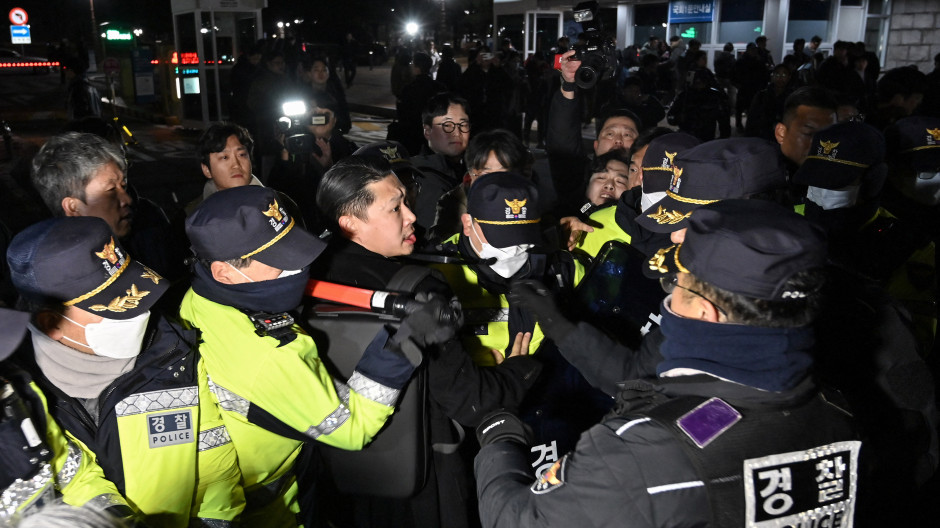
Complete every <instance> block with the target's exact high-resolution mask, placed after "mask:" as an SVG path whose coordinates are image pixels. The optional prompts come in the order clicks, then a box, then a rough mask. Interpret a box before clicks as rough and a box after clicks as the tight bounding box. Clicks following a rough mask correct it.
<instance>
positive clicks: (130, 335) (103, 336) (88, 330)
mask: <svg viewBox="0 0 940 528" xmlns="http://www.w3.org/2000/svg"><path fill="white" fill-rule="evenodd" d="M62 317H64V318H65V320H66V321H69V322H70V323H72V324H74V325H76V326H80V327H82V328H84V329H85V340H86V341H87V343H82V342H79V341H76V340H74V339H69V338H68V337H65V336H62V339H65V340H66V341H71V342H73V343H75V344H76V345H81V346H84V347H88V348H90V349H91V351H92V352H94V353H95V355H96V356H104V357H109V358H114V359H127V358H132V357H135V356H136V355H137V354H140V345H141V343H143V342H144V333H146V331H147V322H148V321H150V311H149V310H148V311H146V312H144V313H142V314H140V315H138V316H137V317H133V318H131V319H102V320H101V322H100V323H89V324H87V325H82V324H79V323H76V322H75V321H73V320H71V319H69V318H68V317H65V316H64V315H63V316H62Z"/></svg>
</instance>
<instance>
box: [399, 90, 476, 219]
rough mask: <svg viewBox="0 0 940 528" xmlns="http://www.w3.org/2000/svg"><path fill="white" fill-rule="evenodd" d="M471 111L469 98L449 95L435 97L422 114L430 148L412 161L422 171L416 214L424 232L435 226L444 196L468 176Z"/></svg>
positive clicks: (425, 134) (447, 93)
mask: <svg viewBox="0 0 940 528" xmlns="http://www.w3.org/2000/svg"><path fill="white" fill-rule="evenodd" d="M467 111H468V106H467V101H466V99H464V98H462V97H460V96H459V95H457V94H455V93H452V92H445V93H439V94H437V95H435V96H434V97H432V98H431V99H430V100H429V101H428V103H427V106H426V107H425V108H424V112H423V113H422V114H421V120H422V122H423V123H424V124H423V127H424V138H425V139H426V140H427V149H426V150H425V151H424V152H423V153H422V154H419V155H417V156H413V157H412V158H411V162H412V163H413V164H414V165H415V166H416V167H417V168H418V169H419V170H420V171H421V177H420V178H419V181H418V189H419V191H418V200H417V202H416V203H415V209H414V212H415V216H417V221H416V223H417V224H418V225H419V226H420V227H422V228H424V229H428V228H430V227H431V226H432V225H434V213H435V210H436V209H437V202H438V200H440V199H441V196H443V195H444V193H446V192H447V191H449V190H451V189H453V188H454V187H457V186H458V185H460V184H461V182H463V178H464V175H465V174H467V166H466V165H465V164H464V160H463V154H464V151H465V150H467V143H468V142H469V141H470V116H469V115H468V113H467Z"/></svg>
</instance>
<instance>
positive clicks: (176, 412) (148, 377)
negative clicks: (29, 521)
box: [40, 316, 245, 528]
mask: <svg viewBox="0 0 940 528" xmlns="http://www.w3.org/2000/svg"><path fill="white" fill-rule="evenodd" d="M152 319H153V320H157V319H158V318H157V317H156V316H154V317H152ZM195 341H196V332H194V331H187V330H184V329H183V328H182V327H181V326H180V325H178V324H177V323H175V322H171V321H169V320H167V319H164V318H162V317H160V318H159V319H158V321H157V322H156V324H155V325H154V324H152V325H151V329H150V330H149V331H148V334H147V336H146V337H145V338H144V342H145V343H149V345H148V346H147V347H146V348H145V350H144V351H142V352H141V353H140V355H139V356H137V360H136V362H135V365H134V368H133V369H132V370H131V371H130V372H127V373H125V374H123V375H121V376H120V377H119V378H118V379H117V380H115V381H114V382H113V383H112V384H111V385H110V386H109V387H108V388H106V389H105V390H104V391H103V392H102V395H101V396H100V397H99V398H98V400H97V405H98V409H99V415H98V419H97V422H96V421H95V420H94V419H93V418H92V416H91V415H90V414H89V413H88V411H87V410H86V408H85V407H84V403H83V402H82V401H80V400H79V399H77V398H73V397H71V396H68V395H66V394H65V393H64V392H63V391H62V390H61V389H59V388H57V387H55V386H54V385H53V384H52V383H51V382H49V381H48V380H40V386H41V387H42V388H43V391H44V393H45V395H46V397H47V398H48V401H49V410H50V413H51V414H52V416H53V417H55V419H56V420H57V421H58V422H59V425H60V426H61V427H62V428H63V429H65V430H66V431H67V432H68V433H69V434H71V435H72V436H74V437H75V438H77V439H79V440H81V441H82V442H83V443H84V444H85V445H86V446H87V447H88V449H90V450H91V451H93V452H94V453H95V456H96V457H97V460H98V464H99V465H100V466H101V468H102V469H103V470H104V474H105V476H106V477H107V478H108V480H110V481H111V482H113V483H114V484H115V486H117V489H118V490H119V491H120V492H121V494H122V495H123V496H124V498H125V499H126V500H127V503H128V504H129V505H130V507H131V508H133V510H134V511H135V513H136V514H137V515H138V516H139V517H140V518H141V520H142V521H143V523H144V524H145V525H146V526H148V527H167V528H181V527H188V526H190V525H209V526H213V527H226V526H231V525H232V524H233V522H234V521H235V520H236V519H237V517H238V516H239V515H240V514H241V511H242V509H243V508H244V505H245V500H244V494H243V491H242V488H241V484H240V481H241V479H240V475H239V472H238V460H237V458H236V455H235V447H234V445H233V444H232V442H231V439H230V438H229V435H228V433H227V431H226V429H225V424H224V423H223V422H222V416H221V413H220V410H219V406H218V404H217V403H216V402H215V400H214V399H213V397H212V395H211V393H210V392H209V383H208V379H207V378H206V374H205V370H204V366H203V364H202V361H201V359H200V357H199V353H198V349H197V347H196V344H195Z"/></svg>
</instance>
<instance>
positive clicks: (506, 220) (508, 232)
mask: <svg viewBox="0 0 940 528" xmlns="http://www.w3.org/2000/svg"><path fill="white" fill-rule="evenodd" d="M467 213H468V214H469V215H470V216H471V217H472V218H473V219H474V220H476V221H477V223H479V224H480V228H481V229H482V230H483V236H485V237H486V241H487V242H488V243H489V244H490V245H492V246H493V247H498V248H503V247H509V246H515V245H519V244H539V243H541V241H542V236H541V230H540V229H539V220H541V210H540V209H539V194H538V190H536V188H535V186H534V185H532V182H530V181H529V180H527V179H525V178H523V177H522V176H519V175H516V174H512V173H509V172H491V173H489V174H484V175H483V176H480V177H479V178H477V180H476V181H475V182H473V185H471V186H470V193H469V194H468V196H467Z"/></svg>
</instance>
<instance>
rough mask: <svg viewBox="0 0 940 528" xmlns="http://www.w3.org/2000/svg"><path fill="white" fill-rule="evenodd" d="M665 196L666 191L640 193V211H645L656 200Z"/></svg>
mask: <svg viewBox="0 0 940 528" xmlns="http://www.w3.org/2000/svg"><path fill="white" fill-rule="evenodd" d="M665 197H666V191H663V192H654V193H642V194H641V195H640V211H641V212H642V211H646V210H647V209H649V208H650V207H653V206H654V205H656V202H658V201H660V200H662V199H663V198H665Z"/></svg>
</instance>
